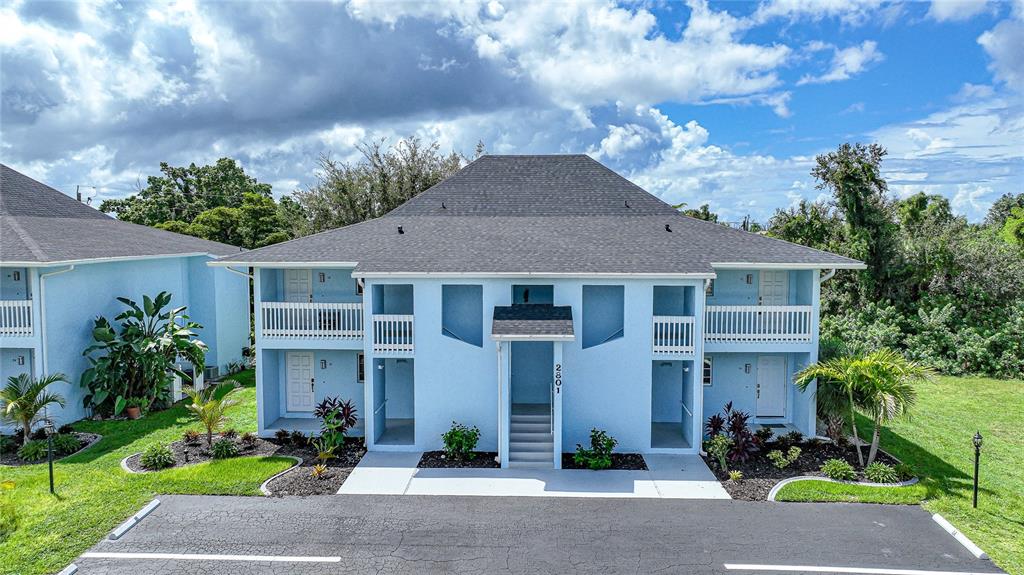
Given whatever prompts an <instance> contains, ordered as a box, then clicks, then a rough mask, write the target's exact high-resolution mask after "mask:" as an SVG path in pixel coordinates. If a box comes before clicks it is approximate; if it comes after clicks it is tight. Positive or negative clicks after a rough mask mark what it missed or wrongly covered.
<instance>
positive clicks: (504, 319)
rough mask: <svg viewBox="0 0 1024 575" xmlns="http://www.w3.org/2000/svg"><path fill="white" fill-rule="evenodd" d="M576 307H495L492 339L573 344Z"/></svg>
mask: <svg viewBox="0 0 1024 575" xmlns="http://www.w3.org/2000/svg"><path fill="white" fill-rule="evenodd" d="M575 338H576V336H575V334H574V333H573V330H572V307H570V306H567V305H560V306H555V305H550V304H515V305H509V306H495V308H494V323H493V326H492V327H491V339H494V340H506V341H508V340H538V341H572V340H573V339H575Z"/></svg>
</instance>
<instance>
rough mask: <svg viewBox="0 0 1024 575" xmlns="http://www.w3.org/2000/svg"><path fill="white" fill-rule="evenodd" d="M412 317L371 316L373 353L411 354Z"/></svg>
mask: <svg viewBox="0 0 1024 575" xmlns="http://www.w3.org/2000/svg"><path fill="white" fill-rule="evenodd" d="M412 320H413V316H412V315H397V314H375V315H374V316H373V351H374V353H412V352H413V333H412Z"/></svg>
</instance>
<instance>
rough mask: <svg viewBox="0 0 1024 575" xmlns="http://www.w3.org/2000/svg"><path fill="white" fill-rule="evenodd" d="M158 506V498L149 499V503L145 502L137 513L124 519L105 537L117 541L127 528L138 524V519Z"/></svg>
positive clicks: (143, 517) (126, 531)
mask: <svg viewBox="0 0 1024 575" xmlns="http://www.w3.org/2000/svg"><path fill="white" fill-rule="evenodd" d="M159 506H160V500H159V499H154V500H152V501H150V502H149V503H147V504H146V506H145V507H143V508H142V509H140V510H139V512H138V513H136V514H135V515H132V516H131V517H129V518H128V519H126V520H125V522H124V523H122V524H120V525H118V526H117V527H116V528H115V529H114V530H113V531H111V532H110V535H107V539H110V540H111V541H117V540H118V539H120V538H121V537H124V534H125V533H128V530H130V529H131V528H132V527H135V526H136V525H138V524H139V521H142V520H143V519H145V518H146V516H147V515H149V514H150V513H152V512H153V510H154V509H156V508H157V507H159Z"/></svg>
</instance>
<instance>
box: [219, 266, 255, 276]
mask: <svg viewBox="0 0 1024 575" xmlns="http://www.w3.org/2000/svg"><path fill="white" fill-rule="evenodd" d="M224 269H226V270H228V271H229V272H231V273H233V274H237V275H240V276H242V277H244V278H249V279H252V274H250V273H246V272H240V271H238V270H233V269H231V266H224Z"/></svg>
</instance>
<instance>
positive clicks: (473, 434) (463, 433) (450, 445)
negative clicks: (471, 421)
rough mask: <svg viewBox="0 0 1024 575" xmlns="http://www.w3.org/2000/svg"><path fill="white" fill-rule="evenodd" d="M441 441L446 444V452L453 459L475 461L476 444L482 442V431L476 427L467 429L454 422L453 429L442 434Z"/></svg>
mask: <svg viewBox="0 0 1024 575" xmlns="http://www.w3.org/2000/svg"><path fill="white" fill-rule="evenodd" d="M441 441H443V442H444V452H445V454H446V455H447V456H448V457H451V458H453V459H459V460H462V459H473V458H474V457H476V453H474V452H473V450H474V449H476V444H477V442H478V441H480V429H478V428H477V427H476V426H475V425H474V426H473V427H467V426H465V425H462V424H461V423H456V422H454V421H453V422H452V427H451V429H449V430H448V431H446V432H444V433H442V434H441Z"/></svg>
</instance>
